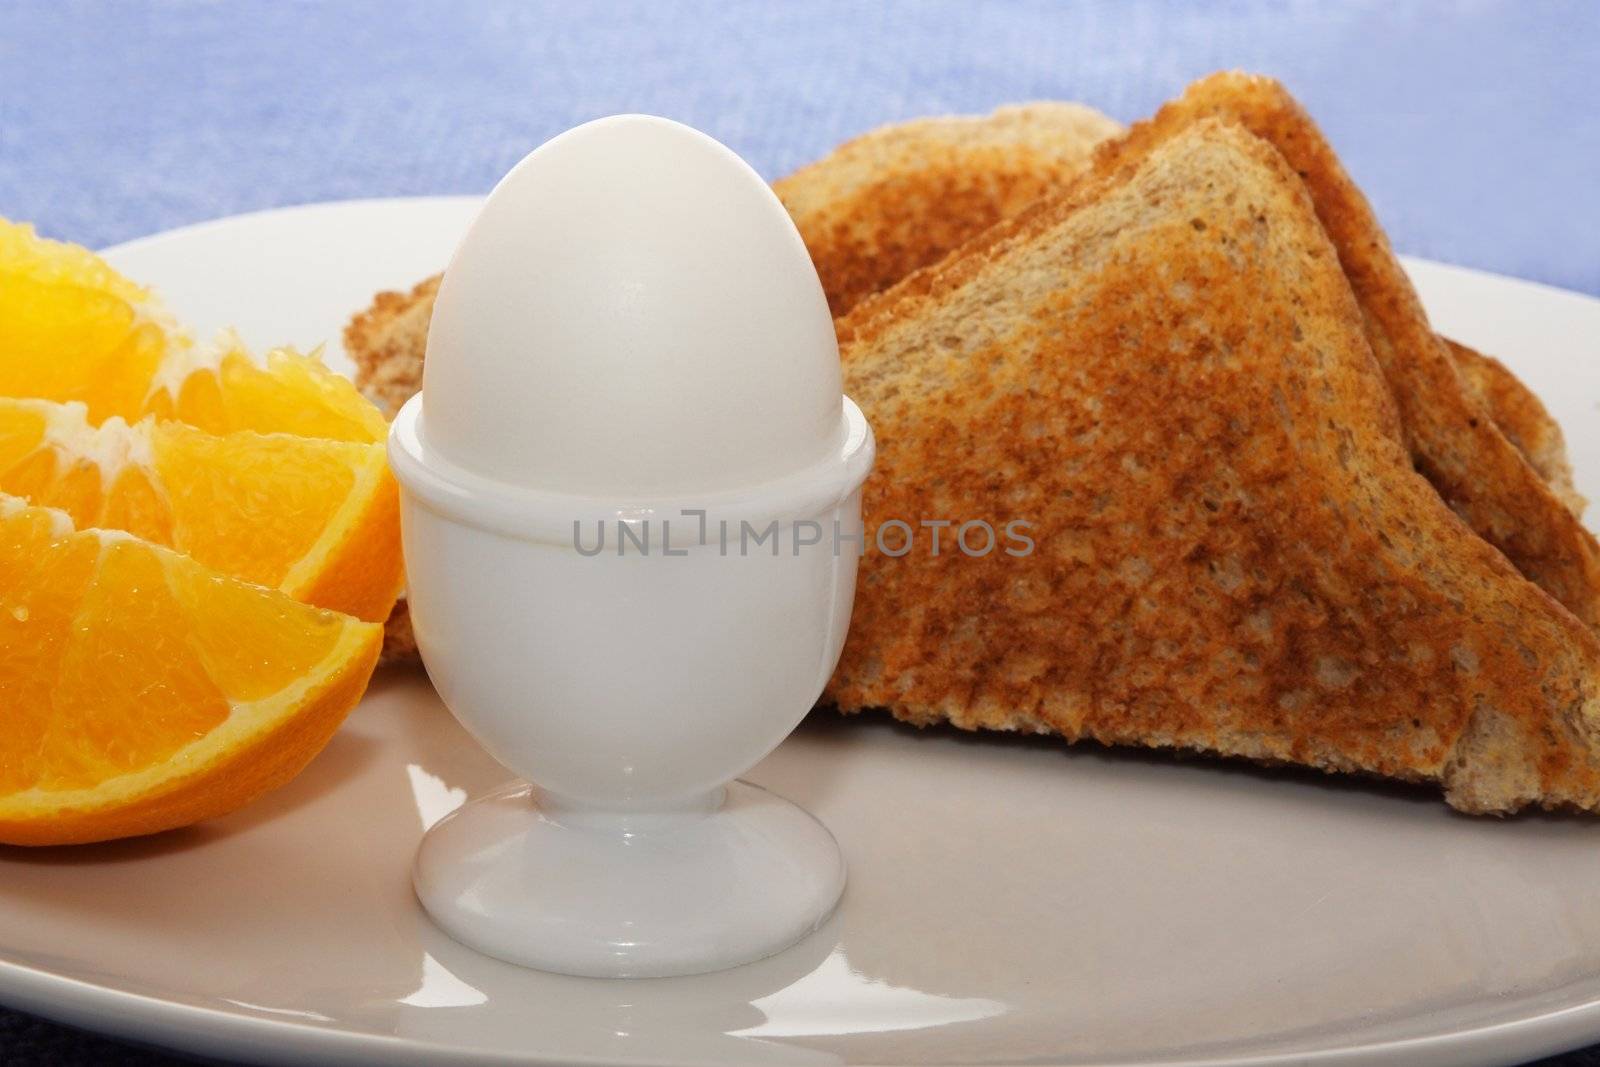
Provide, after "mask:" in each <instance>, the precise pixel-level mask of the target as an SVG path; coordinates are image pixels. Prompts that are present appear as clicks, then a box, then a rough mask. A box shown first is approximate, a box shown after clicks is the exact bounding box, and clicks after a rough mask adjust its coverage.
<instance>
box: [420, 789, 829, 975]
mask: <svg viewBox="0 0 1600 1067" xmlns="http://www.w3.org/2000/svg"><path fill="white" fill-rule="evenodd" d="M718 794H722V796H721V798H720V800H721V802H720V804H717V803H716V801H717V800H718ZM541 800H544V801H545V802H544V803H541ZM701 800H702V803H699V804H694V805H688V806H685V807H682V808H676V809H674V810H670V811H658V812H632V813H623V812H608V811H599V810H594V809H582V808H574V807H564V806H560V805H555V806H552V805H549V803H548V800H547V799H545V798H541V796H540V794H539V793H538V791H537V790H535V789H534V788H533V787H531V786H529V785H528V784H526V783H523V782H514V783H511V784H510V785H507V786H504V787H502V788H500V789H498V790H496V791H494V792H492V793H489V794H488V795H486V796H484V797H481V798H479V799H477V800H474V801H472V802H471V803H469V804H467V805H465V806H463V807H461V808H459V809H457V810H456V811H455V812H453V813H451V814H450V815H448V816H446V817H445V818H444V819H442V820H441V821H440V822H439V823H438V824H436V825H435V826H434V827H433V829H432V830H430V831H429V832H428V834H427V836H426V837H424V838H423V842H422V847H421V849H420V850H419V851H418V853H417V861H416V866H415V869H414V871H413V880H414V883H415V887H416V892H417V896H418V898H419V899H420V900H421V901H422V904H423V906H424V907H425V908H426V909H427V911H428V913H429V915H431V916H432V917H433V919H434V921H435V922H436V923H438V924H439V926H440V927H442V928H443V929H444V930H445V932H446V933H448V934H450V935H451V936H452V937H454V938H455V939H457V940H458V941H461V942H463V943H464V944H466V945H469V946H471V947H472V948H475V949H477V950H478V951H480V952H483V953H486V954H488V955H491V956H495V957H497V958H499V959H503V960H507V961H509V962H511V963H516V964H520V965H522V966H525V967H536V968H538V969H540V970H545V971H555V972H558V973H562V974H573V975H582V976H587V977H595V978H650V977H660V976H664V975H681V974H697V973H701V972H705V971H714V970H721V969H723V968H726V967H731V966H735V965H738V964H741V963H748V962H752V961H754V960H758V959H762V958H764V957H766V956H770V955H772V954H774V953H776V952H779V951H781V950H783V949H785V948H787V947H789V946H790V945H792V944H794V943H795V942H796V941H799V940H800V939H801V938H802V937H804V936H806V935H807V934H809V933H811V932H812V931H813V930H815V929H816V928H817V927H818V926H820V925H821V924H822V923H823V922H824V921H825V920H826V919H827V918H828V916H829V915H830V914H832V912H833V910H834V908H835V906H836V905H837V904H838V901H839V897H840V894H841V893H842V892H843V889H844V882H845V865H844V857H843V855H842V854H841V853H840V851H839V846H838V843H837V842H836V841H835V840H834V838H833V835H832V834H831V833H829V831H828V829H827V828H826V827H825V826H823V825H822V823H820V822H818V821H817V820H816V819H815V818H813V817H812V816H811V815H809V814H807V813H806V812H805V811H803V810H802V809H800V808H799V807H797V806H795V805H794V804H792V803H790V802H789V801H787V800H785V799H783V798H782V797H780V796H777V795H776V794H774V793H771V792H769V791H767V790H765V789H762V788H761V787H760V786H756V785H752V784H750V783H749V782H744V781H736V782H733V783H731V784H730V785H728V786H726V787H725V789H722V790H716V791H714V792H713V793H712V794H710V795H708V796H706V797H703V798H701Z"/></svg>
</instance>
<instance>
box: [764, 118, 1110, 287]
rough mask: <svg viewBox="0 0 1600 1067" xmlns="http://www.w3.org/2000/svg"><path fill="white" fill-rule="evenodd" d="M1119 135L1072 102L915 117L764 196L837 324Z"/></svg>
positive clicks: (1069, 176)
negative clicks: (773, 202) (790, 225)
mask: <svg viewBox="0 0 1600 1067" xmlns="http://www.w3.org/2000/svg"><path fill="white" fill-rule="evenodd" d="M1120 133H1122V127H1121V126H1120V125H1119V124H1118V123H1117V122H1115V121H1114V120H1112V119H1110V118H1107V117H1106V116H1105V115H1102V114H1101V113H1100V112H1098V111H1096V110H1094V109H1093V108H1090V107H1085V106H1084V105H1082V104H1069V103H1033V104H1021V105H1013V106H1010V107H1002V108H999V109H998V110H996V111H995V112H994V113H993V114H991V115H984V116H966V115H963V116H950V117H943V118H928V119H919V120H917V121H914V122H905V123H900V124H898V125H893V126H884V127H882V128H881V129H877V130H873V131H872V132H871V133H867V134H864V135H863V136H861V137H857V138H855V139H854V140H852V141H847V142H846V143H844V144H842V145H840V146H839V147H838V148H836V149H834V151H832V152H830V153H829V154H828V155H827V156H826V157H824V158H823V159H820V160H818V161H817V162H815V163H813V164H811V165H810V166H808V167H802V168H801V169H800V170H798V171H796V172H795V173H794V174H791V175H790V176H789V177H787V178H783V179H781V180H779V181H777V182H775V183H774V184H773V186H772V189H773V191H774V192H775V193H777V194H778V199H780V200H782V201H783V204H784V206H785V207H786V208H788V209H789V214H790V216H791V217H792V218H793V219H794V221H795V225H796V226H797V227H798V228H799V230H800V236H801V237H802V238H803V239H804V240H805V243H806V248H807V249H809V250H810V252H811V258H812V260H813V261H814V262H815V263H816V265H817V274H818V276H819V277H821V279H822V288H823V291H824V292H825V293H827V295H828V307H829V308H830V309H832V311H833V314H834V315H835V316H838V315H843V314H844V313H845V312H847V311H849V310H850V309H851V308H852V307H854V306H855V305H856V303H857V302H859V301H860V300H861V299H862V298H863V297H866V296H869V295H871V294H872V293H876V292H878V291H879V290H881V289H885V288H888V287H889V286H890V285H893V284H894V283H895V282H897V281H899V280H900V279H901V278H903V277H905V276H906V275H907V274H910V273H911V272H912V271H914V270H916V269H917V268H918V267H925V266H927V265H928V264H930V263H935V262H937V261H939V260H940V259H943V258H944V257H945V255H946V254H948V253H949V252H950V250H951V249H953V248H955V247H956V246H957V245H960V244H962V243H964V242H965V241H967V240H968V239H970V238H972V237H976V236H977V235H978V234H979V233H982V232H983V231H984V230H986V229H988V228H989V227H990V226H992V225H994V224H995V223H996V222H999V221H1000V220H1001V219H1004V218H1010V217H1011V216H1012V215H1015V214H1016V213H1017V212H1019V211H1021V210H1022V209H1023V208H1025V207H1027V206H1028V205H1029V204H1031V203H1033V201H1035V200H1037V199H1039V198H1040V197H1041V196H1044V195H1045V194H1046V193H1049V192H1052V191H1054V190H1056V189H1059V188H1061V187H1062V186H1063V185H1065V184H1066V183H1068V182H1070V181H1072V180H1074V179H1075V178H1077V177H1078V176H1079V175H1081V174H1083V173H1084V172H1085V171H1087V170H1088V169H1089V163H1090V160H1091V159H1092V158H1093V153H1094V147H1095V145H1097V144H1099V143H1100V142H1101V141H1104V140H1106V139H1107V138H1109V137H1114V136H1116V135H1118V134H1120Z"/></svg>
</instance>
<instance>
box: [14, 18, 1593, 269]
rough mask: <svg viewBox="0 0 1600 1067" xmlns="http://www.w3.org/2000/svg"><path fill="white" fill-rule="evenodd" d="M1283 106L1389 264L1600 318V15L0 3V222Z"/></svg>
mask: <svg viewBox="0 0 1600 1067" xmlns="http://www.w3.org/2000/svg"><path fill="white" fill-rule="evenodd" d="M1229 66H1239V67H1245V68H1250V69H1255V70H1261V71H1266V72H1270V73H1272V74H1275V75H1277V76H1279V77H1281V78H1282V79H1284V80H1285V81H1286V82H1288V83H1289V85H1290V86H1291V88H1292V89H1294V91H1295V92H1297V93H1298V94H1299V95H1300V96H1301V98H1302V99H1303V100H1304V101H1305V103H1306V104H1307V105H1308V106H1309V107H1310V109H1311V111H1312V112H1313V114H1315V115H1316V116H1317V117H1318V119H1319V120H1320V121H1321V122H1322V124H1323V126H1324V127H1325V129H1326V130H1327V132H1328V134H1329V135H1330V136H1331V137H1332V139H1333V142H1334V144H1335V145H1336V146H1337V147H1338V148H1339V150H1340V151H1341V152H1342V153H1343V155H1344V158H1345V160H1346V161H1347V163H1348V165H1349V167H1350V168H1351V170H1352V171H1353V172H1354V173H1355V175H1356V177H1357V179H1358V180H1359V181H1360V182H1361V184H1362V185H1363V186H1364V187H1365V189H1366V190H1367V192H1368V194H1369V195H1370V196H1371V197H1372V199H1373V200H1374V202H1375V203H1376V205H1377V207H1378V210H1379V213H1380V215H1381V216H1382V218H1383V220H1384V221H1385V223H1386V224H1387V225H1388V227H1389V230H1390V232H1391V234H1392V236H1393V238H1394V241H1395V244H1396V246H1397V247H1399V248H1400V249H1401V250H1403V251H1407V252H1413V253H1417V254H1419V255H1425V256H1430V257H1433V258H1436V259H1441V260H1445V261H1448V262H1453V263H1461V264H1466V265H1470V266H1477V267H1483V268H1487V269H1491V270H1496V271H1501V272H1504V273H1509V274H1516V275H1521V276H1524V277H1529V278H1535V279H1539V280H1542V281H1547V282H1551V283H1555V284H1558V285H1564V286H1568V287H1571V288H1577V289H1582V290H1586V291H1588V292H1591V293H1597V294H1600V110H1597V107H1596V104H1595V93H1596V91H1597V89H1600V4H1597V3H1594V2H1593V0H1571V2H1563V0H1532V2H1528V0H1521V2H1514V0H1459V2H1454V3H1445V2H1411V3H1396V2H1393V0H1390V2H1376V0H1363V2H1325V3H1311V2H1292V3H1272V4H1268V3H1259V2H1257V3H1246V2H1217V0H1208V2H1200V3H1189V4H1180V3H1177V2H1160V0H1144V2H1129V3H1110V2H1085V3H1070V4H1059V3H1040V2H1017V3H986V4H970V3H934V2H929V3H915V2H910V0H894V2H885V3H877V4H872V5H852V4H827V3H823V4H805V5H798V4H796V5H770V4H754V3H738V2H729V0H707V2H699V0H696V2H688V3H658V4H624V5H620V6H619V5H603V6H602V5H598V4H585V3H566V4H546V3H504V2H487V0H483V2H471V3H450V4H446V3H442V2H441V3H422V2H401V3H388V4H382V5H379V4H370V5H368V4H360V5H339V6H333V5H320V4H306V3H277V4H266V3H242V4H198V3H176V2H174V3H157V4H108V3H77V4H59V3H46V2H43V0H40V2H36V3H32V2H16V0H10V2H9V3H8V2H7V0H0V213H3V214H6V215H8V216H11V217H14V218H24V219H31V220H33V221H36V222H37V223H38V224H39V225H40V226H41V228H42V229H43V230H44V231H45V232H46V233H48V234H51V235H54V236H60V237H68V238H72V239H74V240H79V241H83V242H87V243H89V244H91V245H103V244H106V243H110V242H114V241H120V240H124V239H126V238H129V237H134V236H138V235H140V234H145V233H150V232H152V231H155V230H160V229H164V228H166V227H170V226H174V225H178V224H180V223H185V222H193V221H197V220H200V219H205V218H210V217H213V216H217V215H224V214H229V213H232V212H238V211H246V210H251V209H254V208H263V207H271V206H275V205H281V204H291V203H300V202H304V201H311V200H325V199H330V198H342V197H358V196H390V195H396V194H412V193H444V192H478V191H483V190H486V189H487V188H488V187H489V186H490V185H491V184H492V182H493V181H494V179H495V178H496V177H498V176H499V175H500V174H501V173H502V172H503V171H504V170H505V169H506V168H507V167H508V166H509V165H510V164H511V163H513V162H514V161H515V160H516V159H517V158H518V157H519V156H521V155H522V154H523V153H524V152H525V151H527V150H528V149H529V148H531V147H533V146H534V145H536V144H537V143H539V142H540V141H541V140H543V139H544V138H546V137H548V136H550V135H551V134H554V133H556V132H559V131H560V130H562V129H564V128H565V127H567V126H570V125H572V124H574V123H576V122H579V121H582V120H584V119H589V118H593V117H595V116H597V115H602V114H605V113H608V112H614V111H623V110H642V111H653V112H657V113H660V114H665V115H669V116H671V117H674V118H678V119H682V120H684V121H686V122H689V123H692V124H694V125H697V126H700V127H702V128H704V129H706V130H707V131H708V132H710V133H712V134H714V135H715V136H717V137H719V138H720V139H722V140H723V141H725V142H727V143H728V144H729V145H731V146H732V147H733V148H735V149H736V150H738V151H739V152H741V153H742V154H744V155H745V156H746V157H747V158H748V159H749V160H750V161H751V162H752V163H753V164H754V165H755V166H756V167H757V169H759V170H760V171H761V172H762V173H763V174H766V175H768V176H769V177H776V176H778V175H780V174H782V173H784V172H786V171H788V170H790V169H792V168H794V167H795V166H797V165H799V164H801V163H803V162H806V161H808V160H811V159H813V158H815V157H817V156H819V155H821V154H823V153H824V152H826V151H827V150H828V148H829V147H831V146H832V145H834V144H835V143H837V142H838V141H839V140H841V139H843V138H845V137H847V136H849V135H851V134H854V133H856V132H859V131H861V130H863V129H866V128H868V127H871V126H874V125H876V124H879V123H883V122H888V121H892V120H895V119H901V118H906V117H910V116H914V115H922V114H927V113H930V112H943V111H973V110H987V109H988V108H990V107H992V106H994V105H995V104H997V103H1001V102H1005V101H1012V100H1020V99H1028V98H1036V97H1065V98H1073V99H1079V100H1083V101H1086V102H1089V103H1092V104H1094V105H1096V106H1098V107H1100V108H1102V109H1103V110H1105V111H1107V112H1109V113H1111V114H1112V115H1115V116H1116V117H1118V118H1121V119H1124V120H1127V119H1132V118H1136V117H1138V116H1140V115H1143V114H1146V113H1148V112H1149V111H1151V110H1152V109H1153V108H1154V107H1155V106H1156V105H1157V104H1159V103H1160V102H1161V101H1162V100H1163V99H1165V98H1166V97H1168V96H1171V95H1172V94H1174V93H1176V92H1177V91H1178V90H1180V89H1181V88H1182V86H1183V85H1184V83H1186V82H1187V81H1189V80H1190V79H1191V78H1193V77H1195V76H1197V75H1199V74H1203V73H1205V72H1207V71H1210V70H1213V69H1216V68H1219V67H1229Z"/></svg>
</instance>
